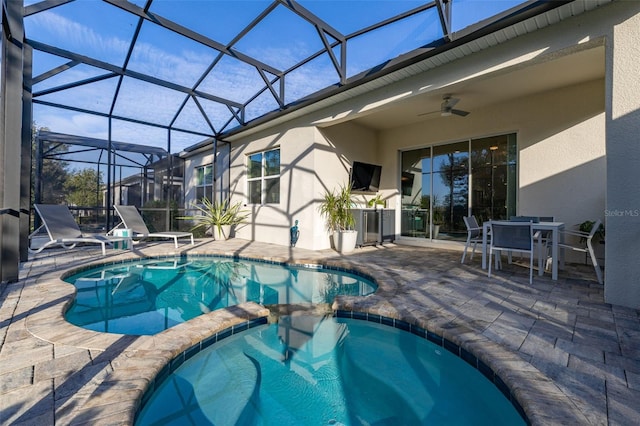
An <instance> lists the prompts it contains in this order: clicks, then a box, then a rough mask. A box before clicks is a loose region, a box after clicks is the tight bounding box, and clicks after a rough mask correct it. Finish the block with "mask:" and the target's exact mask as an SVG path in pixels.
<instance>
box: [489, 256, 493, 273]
mask: <svg viewBox="0 0 640 426" xmlns="http://www.w3.org/2000/svg"><path fill="white" fill-rule="evenodd" d="M492 254H493V250H491V249H489V278H491V255H492Z"/></svg>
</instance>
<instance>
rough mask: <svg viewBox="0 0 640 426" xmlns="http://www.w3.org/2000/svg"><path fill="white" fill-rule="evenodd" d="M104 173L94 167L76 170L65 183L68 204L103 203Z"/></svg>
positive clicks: (99, 204) (95, 204)
mask: <svg viewBox="0 0 640 426" xmlns="http://www.w3.org/2000/svg"><path fill="white" fill-rule="evenodd" d="M101 186H102V173H98V172H97V171H96V170H94V169H90V168H89V169H82V170H74V171H73V172H71V173H70V174H69V176H68V177H67V180H66V182H65V183H64V188H65V191H66V192H67V204H70V205H74V206H82V207H94V206H101V205H102V191H98V188H100V187H101Z"/></svg>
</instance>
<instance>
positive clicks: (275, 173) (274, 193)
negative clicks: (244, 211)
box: [247, 148, 280, 204]
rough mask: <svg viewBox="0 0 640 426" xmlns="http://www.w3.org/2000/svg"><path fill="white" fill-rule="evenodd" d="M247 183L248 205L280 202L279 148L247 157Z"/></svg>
mask: <svg viewBox="0 0 640 426" xmlns="http://www.w3.org/2000/svg"><path fill="white" fill-rule="evenodd" d="M247 182H248V194H249V197H248V198H249V203H250V204H277V203H279V202H280V148H278V149H272V150H269V151H264V152H258V153H255V154H251V155H249V156H248V158H247Z"/></svg>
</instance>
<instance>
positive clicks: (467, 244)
mask: <svg viewBox="0 0 640 426" xmlns="http://www.w3.org/2000/svg"><path fill="white" fill-rule="evenodd" d="M469 244H471V237H467V242H466V243H464V250H463V251H462V260H461V261H460V263H464V258H465V257H466V256H467V249H468V248H469ZM472 256H473V255H472Z"/></svg>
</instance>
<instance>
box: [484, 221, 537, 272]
mask: <svg viewBox="0 0 640 426" xmlns="http://www.w3.org/2000/svg"><path fill="white" fill-rule="evenodd" d="M532 224H533V222H517V221H491V222H490V223H489V229H490V230H491V231H490V232H491V242H490V243H489V277H491V263H492V262H491V256H493V255H494V253H495V255H496V256H500V255H501V254H502V252H503V251H506V252H507V253H510V252H512V251H517V252H521V253H528V254H529V284H533V258H534V247H533V241H534V238H533V226H532Z"/></svg>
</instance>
